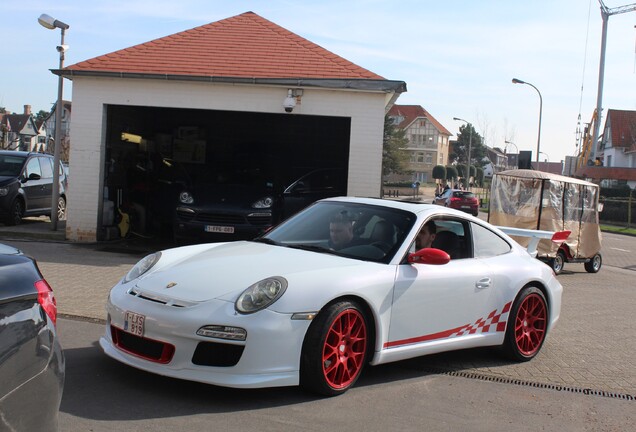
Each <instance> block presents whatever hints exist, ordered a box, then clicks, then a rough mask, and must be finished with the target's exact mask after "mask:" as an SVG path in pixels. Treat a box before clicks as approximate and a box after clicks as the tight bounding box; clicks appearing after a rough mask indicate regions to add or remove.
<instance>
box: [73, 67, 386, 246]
mask: <svg viewBox="0 0 636 432" xmlns="http://www.w3.org/2000/svg"><path fill="white" fill-rule="evenodd" d="M286 96H287V87H265V86H255V85H228V84H213V83H200V82H179V81H161V80H142V79H106V78H87V77H74V78H73V120H72V124H71V130H70V137H71V152H70V164H71V166H72V170H73V171H72V177H71V186H70V188H69V193H68V219H67V222H66V237H67V239H69V240H72V241H78V242H90V241H95V240H96V239H97V230H98V221H99V219H100V217H99V215H100V212H101V210H102V206H101V202H102V189H103V178H104V173H103V167H104V160H103V159H104V150H105V149H104V145H105V144H104V143H105V130H106V124H105V122H106V116H105V107H106V105H109V104H116V105H132V106H154V107H170V108H195V109H213V110H227V111H251V112H264V113H284V110H283V106H282V103H283V99H284V98H285V97H286ZM385 99H386V98H385V94H384V93H363V92H356V91H336V90H320V89H311V88H305V89H304V95H303V97H302V101H301V103H300V104H298V105H297V106H296V108H295V109H294V111H293V113H292V114H289V115H302V114H305V115H323V116H337V117H351V140H350V144H351V146H350V155H349V184H348V191H349V195H355V196H374V197H377V196H379V194H380V187H381V174H382V173H381V171H382V135H383V126H384V112H385V111H384V108H385Z"/></svg>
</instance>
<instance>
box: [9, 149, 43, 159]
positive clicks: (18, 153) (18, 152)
mask: <svg viewBox="0 0 636 432" xmlns="http://www.w3.org/2000/svg"><path fill="white" fill-rule="evenodd" d="M0 154H1V155H9V156H22V157H28V156H33V155H37V156H48V157H53V156H52V155H50V154H48V153H39V152H28V151H21V150H0Z"/></svg>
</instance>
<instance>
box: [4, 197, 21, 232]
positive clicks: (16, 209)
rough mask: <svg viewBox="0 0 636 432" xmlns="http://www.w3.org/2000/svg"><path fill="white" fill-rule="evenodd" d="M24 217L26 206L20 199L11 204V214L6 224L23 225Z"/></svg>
mask: <svg viewBox="0 0 636 432" xmlns="http://www.w3.org/2000/svg"><path fill="white" fill-rule="evenodd" d="M23 216H24V204H23V203H22V200H21V199H20V198H16V199H15V200H13V202H12V203H11V208H10V209H9V214H8V215H7V217H6V219H5V222H6V224H7V225H10V226H13V225H20V224H21V223H22V217H23Z"/></svg>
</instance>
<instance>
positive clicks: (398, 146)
mask: <svg viewBox="0 0 636 432" xmlns="http://www.w3.org/2000/svg"><path fill="white" fill-rule="evenodd" d="M408 142H409V140H408V138H406V132H405V131H404V129H400V128H398V127H396V126H395V124H394V123H393V120H392V119H391V118H390V117H389V116H388V115H387V116H385V117H384V139H383V142H382V175H388V174H392V173H395V174H404V173H406V172H407V163H408V158H409V155H408V153H407V152H405V151H404V150H403V149H404V148H406V147H407V145H408Z"/></svg>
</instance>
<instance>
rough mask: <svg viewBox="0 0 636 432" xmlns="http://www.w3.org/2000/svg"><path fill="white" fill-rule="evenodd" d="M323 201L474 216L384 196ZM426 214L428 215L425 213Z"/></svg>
mask: <svg viewBox="0 0 636 432" xmlns="http://www.w3.org/2000/svg"><path fill="white" fill-rule="evenodd" d="M321 201H331V202H334V201H335V202H350V203H359V204H368V205H376V206H382V207H389V208H395V209H399V210H406V211H409V212H411V213H415V214H417V215H420V214H424V213H427V214H447V215H451V216H461V217H463V218H466V219H471V218H473V217H472V216H470V215H468V214H467V213H465V212H462V211H459V210H455V209H452V208H448V207H442V206H439V205H435V204H429V203H424V202H420V201H400V200H390V199H382V198H361V197H335V198H326V199H323V200H321ZM424 216H427V215H424ZM473 219H474V218H473Z"/></svg>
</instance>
